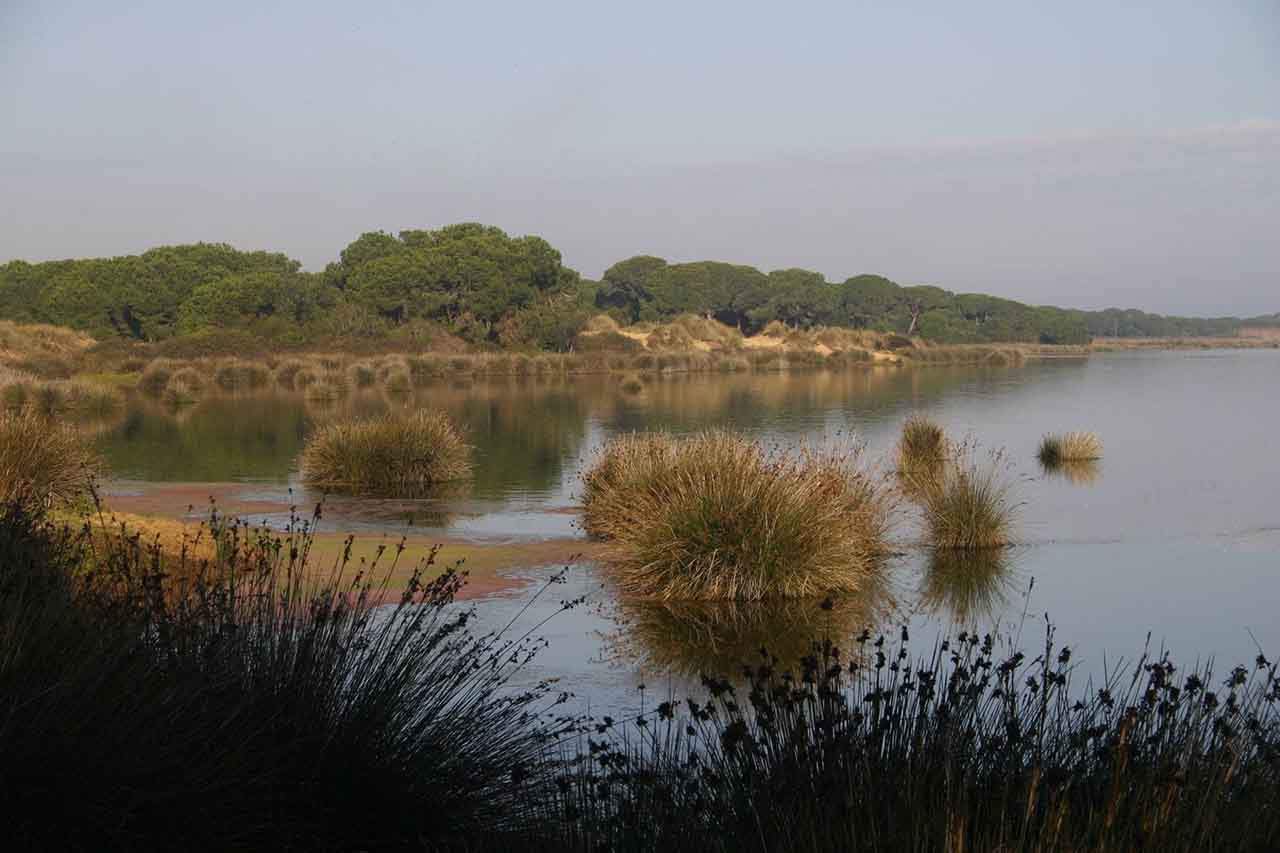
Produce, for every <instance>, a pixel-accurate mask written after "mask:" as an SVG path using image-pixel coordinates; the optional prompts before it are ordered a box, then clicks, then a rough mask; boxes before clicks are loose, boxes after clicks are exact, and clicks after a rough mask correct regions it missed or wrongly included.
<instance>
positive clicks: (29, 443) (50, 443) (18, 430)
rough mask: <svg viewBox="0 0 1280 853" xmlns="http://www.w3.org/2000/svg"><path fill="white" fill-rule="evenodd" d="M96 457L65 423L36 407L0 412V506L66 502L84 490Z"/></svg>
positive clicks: (77, 498)
mask: <svg viewBox="0 0 1280 853" xmlns="http://www.w3.org/2000/svg"><path fill="white" fill-rule="evenodd" d="M101 470H102V461H101V459H100V458H99V457H98V455H97V454H96V453H94V452H93V450H92V449H91V448H90V447H89V444H88V442H87V441H86V440H85V438H84V436H82V435H80V433H79V432H78V431H77V430H76V429H74V428H73V427H71V426H68V425H65V424H62V423H59V422H57V421H55V420H51V419H49V418H47V417H44V416H42V415H40V414H39V413H37V412H34V411H29V410H24V411H21V412H5V413H0V506H6V505H9V504H20V505H21V506H23V507H24V508H25V509H26V510H27V511H29V512H30V511H35V510H36V509H39V508H44V507H47V506H68V505H73V504H76V503H78V502H80V501H81V500H82V499H83V498H84V497H85V496H86V495H87V494H88V489H89V485H90V483H91V481H92V479H93V477H94V476H95V475H96V474H98V473H100V472H101Z"/></svg>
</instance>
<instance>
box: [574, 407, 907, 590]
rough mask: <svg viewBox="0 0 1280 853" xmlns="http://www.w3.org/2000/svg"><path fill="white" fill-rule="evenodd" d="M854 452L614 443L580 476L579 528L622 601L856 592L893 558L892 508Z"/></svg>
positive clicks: (726, 442) (699, 439)
mask: <svg viewBox="0 0 1280 853" xmlns="http://www.w3.org/2000/svg"><path fill="white" fill-rule="evenodd" d="M857 457H858V451H856V450H854V451H843V452H838V451H814V450H808V451H803V452H801V453H799V454H787V453H783V452H780V451H766V450H765V449H764V448H762V447H761V446H760V445H759V444H757V443H756V442H753V441H751V440H749V439H746V438H743V437H742V436H739V435H736V434H733V433H729V432H723V431H710V432H704V433H700V434H698V435H695V436H692V437H688V438H674V437H672V436H670V435H668V434H664V433H656V434H648V435H631V436H622V437H619V438H615V439H614V440H612V441H611V442H610V443H609V444H608V445H607V446H606V447H605V449H604V451H603V453H602V455H601V457H600V459H599V461H598V462H597V463H596V464H595V465H594V466H593V467H592V468H591V469H590V470H589V471H588V472H587V473H586V475H585V476H584V487H585V488H584V492H583V504H584V514H583V517H584V524H585V526H586V528H587V530H588V531H590V532H591V533H594V534H596V535H598V536H601V537H603V538H605V539H607V540H609V544H608V545H607V547H606V560H607V562H609V563H610V564H611V567H612V569H613V570H614V577H615V578H616V580H617V582H618V584H619V585H620V586H621V587H622V589H623V591H624V592H626V593H628V594H631V595H635V596H639V597H644V598H655V599H663V600H673V599H746V600H753V599H763V598H775V597H809V596H820V595H825V594H827V593H829V592H833V591H856V590H859V589H861V588H863V587H865V585H866V584H867V583H868V582H869V580H870V579H871V578H872V577H873V576H874V575H875V574H876V573H877V572H878V570H879V567H880V563H881V560H882V558H883V557H884V555H885V554H886V553H887V551H888V546H887V542H886V537H887V534H888V528H889V504H888V499H887V495H886V493H885V492H884V491H883V490H882V489H880V488H879V487H878V485H877V484H876V483H875V482H874V481H873V480H872V478H871V477H870V476H869V475H868V474H866V473H864V472H862V471H860V470H857V468H856V467H855V465H854V464H853V463H855V462H856V461H857Z"/></svg>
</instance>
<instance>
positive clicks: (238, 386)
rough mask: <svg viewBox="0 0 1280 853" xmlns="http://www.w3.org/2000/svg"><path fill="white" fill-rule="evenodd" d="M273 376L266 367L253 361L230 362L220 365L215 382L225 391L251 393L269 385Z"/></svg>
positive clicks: (214, 375)
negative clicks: (269, 380)
mask: <svg viewBox="0 0 1280 853" xmlns="http://www.w3.org/2000/svg"><path fill="white" fill-rule="evenodd" d="M270 378H271V374H270V373H269V372H268V371H267V368H266V366H265V365H262V364H257V363H256V362H252V361H228V362H224V363H223V364H220V365H218V369H217V370H216V371H214V374H213V381H214V382H216V383H217V384H218V387H219V388H221V389H222V390H224V391H251V390H254V389H256V388H262V387H263V386H265V385H266V384H267V380H268V379H270Z"/></svg>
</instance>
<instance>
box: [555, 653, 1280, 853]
mask: <svg viewBox="0 0 1280 853" xmlns="http://www.w3.org/2000/svg"><path fill="white" fill-rule="evenodd" d="M873 637H874V635H872V634H871V633H869V632H864V633H862V634H861V635H859V636H858V637H857V638H856V639H855V641H854V642H853V643H852V644H851V646H850V645H845V644H844V643H843V642H841V643H835V642H831V641H824V642H821V643H818V644H815V645H814V646H813V647H812V648H811V650H810V651H809V652H808V653H807V654H806V655H805V656H804V657H803V658H802V659H800V660H799V661H798V662H797V661H786V660H778V659H775V658H772V657H771V656H769V655H767V654H766V655H764V656H763V657H762V658H759V659H758V660H757V663H756V664H754V665H752V666H749V667H747V668H746V669H745V670H744V671H743V676H744V677H745V680H746V684H745V685H743V686H742V687H741V688H739V687H738V686H736V685H735V684H734V683H733V682H731V681H730V680H728V679H725V678H719V677H714V676H706V677H704V678H703V680H702V684H703V688H704V689H703V692H702V694H701V695H698V696H690V697H689V698H688V699H687V700H685V701H679V697H673V698H672V699H671V700H668V701H662V702H659V703H658V704H657V705H656V707H651V708H650V709H649V712H648V713H647V714H642V715H640V716H639V717H638V718H637V719H634V720H632V721H626V722H622V721H616V720H613V719H611V718H607V717H606V718H604V720H603V721H602V722H600V723H599V724H598V725H597V726H596V727H595V728H594V729H589V730H588V734H587V735H586V736H585V738H586V739H587V744H584V746H583V748H582V749H581V751H580V752H579V753H577V754H576V755H573V756H572V757H571V758H569V759H568V760H567V761H566V768H565V770H564V771H563V772H562V773H561V774H560V775H559V780H558V781H559V786H558V788H557V791H556V793H557V797H556V799H555V801H554V802H553V803H551V804H549V805H548V806H547V813H548V816H549V818H548V824H549V826H548V829H547V834H546V835H545V836H543V837H542V842H543V847H542V849H567V850H581V851H587V850H614V851H652V850H663V851H669V850H670V851H698V853H706V852H707V851H713V853H719V851H748V852H749V853H756V851H759V853H766V851H774V850H796V851H832V853H834V851H845V850H886V851H895V850H950V851H960V850H975V851H978V850H982V851H986V850H1028V851H1040V850H1044V851H1048V850H1071V851H1099V853H1101V851H1118V850H1161V851H1177V853H1193V851H1201V850H1232V851H1253V850H1259V851H1260V850H1270V849H1275V848H1276V846H1277V844H1280V808H1278V806H1280V713H1278V710H1280V707H1278V706H1280V682H1278V681H1277V672H1276V667H1275V665H1274V664H1272V663H1271V662H1270V661H1268V660H1267V659H1266V658H1265V657H1263V656H1262V655H1259V656H1258V659H1257V660H1256V661H1255V662H1254V663H1253V664H1252V665H1251V666H1247V667H1246V666H1240V667H1236V668H1234V669H1232V670H1231V671H1230V672H1229V673H1226V674H1225V677H1224V674H1222V673H1214V672H1213V671H1212V670H1211V669H1209V668H1208V667H1197V668H1194V669H1188V670H1185V671H1182V670H1179V669H1178V667H1177V666H1176V665H1175V664H1174V662H1173V661H1172V660H1170V659H1169V658H1168V657H1167V656H1165V655H1153V654H1143V655H1142V656H1140V657H1139V658H1138V659H1137V661H1136V663H1135V664H1134V665H1133V666H1131V667H1124V668H1118V669H1113V670H1111V671H1110V672H1108V674H1107V675H1106V676H1105V677H1104V678H1102V679H1100V680H1099V681H1096V682H1090V683H1089V684H1087V685H1083V686H1081V685H1078V684H1077V683H1076V682H1075V681H1074V678H1073V676H1074V672H1073V671H1074V664H1073V660H1074V657H1075V656H1074V655H1073V650H1072V649H1070V648H1068V647H1065V646H1059V645H1058V644H1057V643H1056V642H1055V639H1054V636H1053V632H1052V630H1051V629H1050V630H1049V631H1048V633H1047V635H1046V639H1045V643H1044V645H1043V646H1042V647H1041V648H1039V649H1036V650H1033V651H1032V652H1031V653H1030V654H1026V653H1024V652H1022V651H1021V650H1018V649H1006V650H1003V651H999V652H998V651H997V648H998V647H997V643H996V642H995V640H994V639H993V638H992V637H991V636H990V635H977V634H971V633H967V632H961V633H960V634H958V636H955V637H953V638H952V639H950V640H948V641H944V642H941V643H938V644H937V645H936V646H935V648H934V650H933V652H932V653H928V654H925V655H920V656H917V655H913V654H912V653H911V649H910V644H909V641H908V634H907V631H906V629H905V628H904V629H903V630H902V632H901V635H900V640H899V642H897V643H896V644H895V643H894V642H893V641H892V639H891V638H887V637H884V636H881V637H879V638H877V639H873ZM557 845H559V848H557Z"/></svg>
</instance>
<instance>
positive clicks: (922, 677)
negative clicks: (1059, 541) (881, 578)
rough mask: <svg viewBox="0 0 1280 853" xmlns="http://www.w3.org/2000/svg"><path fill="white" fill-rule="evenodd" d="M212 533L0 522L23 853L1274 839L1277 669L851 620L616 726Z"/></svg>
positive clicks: (3, 786) (358, 593)
mask: <svg viewBox="0 0 1280 853" xmlns="http://www.w3.org/2000/svg"><path fill="white" fill-rule="evenodd" d="M206 534H207V535H209V536H212V537H214V538H215V539H216V540H217V541H218V542H220V543H221V545H220V547H218V548H217V549H216V556H214V557H212V558H210V559H207V560H202V561H200V562H199V563H198V564H194V565H193V564H191V563H184V562H183V561H182V559H183V558H182V557H181V556H175V555H173V554H171V553H170V554H169V555H168V556H165V555H162V554H160V553H159V552H158V551H152V550H150V549H148V548H147V547H146V546H145V545H142V544H140V543H139V542H138V540H137V539H136V538H135V537H132V536H130V535H129V534H128V533H127V532H124V533H122V534H120V535H119V536H115V537H106V538H105V539H104V538H102V537H99V538H98V539H97V540H96V542H95V543H94V544H93V545H92V546H91V547H90V546H89V545H88V544H87V540H86V538H85V537H82V536H80V535H78V534H77V533H76V532H75V531H74V530H66V529H58V528H56V527H55V526H52V525H50V524H49V523H47V522H45V521H42V520H40V519H39V517H38V516H37V517H32V516H31V515H28V514H26V513H25V512H24V511H23V510H21V509H20V508H16V507H8V508H6V509H5V511H4V513H3V514H0V644H2V645H0V651H2V652H3V654H0V712H2V713H3V717H4V719H5V721H6V725H5V726H4V727H3V728H0V766H3V768H4V772H3V773H0V802H2V803H3V804H4V806H5V810H6V814H7V815H8V816H9V817H8V823H7V826H6V834H7V839H8V841H9V845H10V847H11V848H13V849H128V850H162V849H165V850H167V849H173V848H175V847H179V848H182V849H191V850H227V849H329V850H369V849H387V850H392V849H397V850H398V849H457V850H488V849H492V850H509V849H514V848H521V849H529V850H582V851H589V850H636V851H649V850H698V851H706V850H713V851H719V850H725V851H727V850H749V851H771V850H779V849H788V850H814V851H837V850H920V849H930V850H932V849H951V850H958V849H975V850H991V849H997V848H1001V849H1019V850H1048V849H1072V850H1098V851H1101V850H1129V849H1138V848H1142V849H1159V850H1174V851H1182V850H1185V851H1192V850H1204V849H1216V850H1266V849H1272V848H1273V847H1274V845H1275V844H1276V843H1277V842H1280V715H1278V714H1277V708H1278V703H1280V684H1278V682H1277V673H1276V669H1275V666H1274V665H1273V664H1271V663H1270V662H1269V661H1267V660H1266V659H1265V658H1264V657H1262V656H1261V655H1259V657H1258V660H1257V661H1256V662H1255V664H1254V665H1252V666H1250V667H1237V668H1235V669H1233V670H1231V671H1230V672H1229V673H1227V674H1226V675H1225V677H1224V676H1223V675H1222V674H1217V675H1215V674H1214V673H1212V672H1211V671H1209V670H1208V669H1195V670H1189V671H1186V672H1180V671H1179V670H1178V669H1177V668H1176V667H1175V666H1174V664H1173V663H1172V662H1171V661H1169V660H1168V659H1166V658H1164V657H1150V658H1149V657H1143V658H1141V659H1139V660H1138V662H1137V663H1136V665H1135V666H1133V667H1131V668H1129V669H1127V670H1125V671H1113V672H1111V673H1109V674H1108V676H1107V677H1106V679H1105V680H1103V681H1101V682H1091V683H1090V684H1088V685H1085V686H1080V685H1078V684H1076V683H1075V682H1074V681H1073V673H1074V667H1073V663H1072V661H1073V654H1072V652H1071V650H1069V649H1067V648H1060V647H1058V646H1057V645H1056V644H1055V643H1054V641H1053V637H1052V633H1050V634H1049V635H1048V638H1047V640H1046V643H1045V645H1044V647H1043V648H1041V649H1039V650H1037V651H1036V652H1035V653H1034V655H1032V656H1027V655H1024V654H1023V653H1022V652H1019V651H1014V650H1008V651H1007V652H1005V653H999V652H998V651H997V648H998V647H997V643H996V642H995V640H994V639H993V638H991V637H978V636H974V635H969V634H965V633H961V634H959V635H958V636H957V637H955V638H954V640H952V641H950V642H943V643H941V644H939V645H937V646H936V647H935V648H934V651H933V652H932V653H929V654H926V655H924V656H921V657H916V656H913V655H912V653H911V651H910V649H909V646H908V644H907V642H906V640H907V636H906V632H905V630H904V631H903V633H902V635H901V642H900V643H898V644H897V645H896V646H895V645H894V644H893V643H890V642H887V641H886V638H884V637H880V638H878V639H874V638H873V636H872V635H870V634H868V633H865V632H864V633H862V634H861V635H859V636H858V637H857V638H856V639H855V640H852V641H851V644H850V645H848V646H846V645H845V643H844V642H843V640H844V639H847V638H845V637H836V638H835V639H837V640H841V642H839V643H832V642H819V643H817V644H816V645H814V646H811V647H810V648H809V649H808V650H807V651H806V652H805V653H804V656H803V659H801V660H798V661H797V660H777V659H774V658H773V657H771V656H770V655H768V653H767V652H760V651H750V650H747V649H743V650H742V652H743V653H744V654H749V655H750V658H751V660H749V661H745V662H744V663H748V664H749V665H748V666H747V668H746V670H745V671H744V672H743V673H742V675H741V676H739V677H738V678H722V677H719V676H714V675H710V674H708V675H707V676H706V677H705V678H704V679H703V689H704V691H705V695H700V696H694V697H690V698H689V699H688V700H687V701H674V700H672V701H663V702H660V703H658V704H657V705H656V706H653V707H648V708H646V709H645V710H643V711H642V712H641V713H640V715H639V716H636V717H632V718H629V719H628V720H626V721H619V720H614V719H611V718H609V717H604V718H600V719H591V718H578V717H574V718H570V717H563V716H556V715H555V714H556V710H555V709H556V708H557V700H556V699H555V698H554V697H553V696H552V695H551V694H549V693H548V692H547V691H548V687H549V685H546V684H539V683H536V682H534V683H532V684H530V682H531V679H528V678H522V679H521V682H519V683H517V682H516V681H514V680H513V678H514V677H517V676H519V675H520V673H521V672H523V667H524V666H525V665H526V664H527V663H528V662H529V660H530V658H531V655H532V653H533V651H534V649H535V645H536V644H532V643H530V642H528V641H518V640H508V639H503V638H500V637H494V636H489V635H486V636H477V635H475V634H473V633H472V632H471V630H470V622H471V613H470V611H467V610H465V609H461V608H458V607H456V606H453V605H450V604H449V603H448V602H449V601H450V599H451V598H452V596H453V594H454V593H455V592H456V590H457V588H458V585H459V583H460V582H461V579H460V577H459V576H458V575H457V574H455V573H453V572H445V573H444V574H442V575H440V576H438V577H437V578H436V579H435V580H431V581H427V580H426V579H425V578H426V575H424V574H422V573H416V574H415V575H414V577H413V579H412V580H411V581H410V583H409V584H408V586H407V587H406V588H405V589H404V590H403V594H401V595H399V596H398V597H397V596H396V595H395V591H391V590H386V589H385V588H383V587H380V586H379V584H378V582H376V581H371V580H369V579H368V578H370V577H373V578H377V577H382V576H385V575H383V574H382V573H381V571H380V568H379V566H378V565H377V564H376V562H375V564H374V565H373V566H366V567H365V572H364V574H362V575H360V576H359V578H358V579H356V580H352V579H351V577H352V576H351V575H349V574H345V573H344V572H343V571H342V570H341V569H342V566H341V565H339V566H338V567H337V569H335V570H334V571H333V572H332V573H330V574H325V575H320V576H317V575H314V574H308V573H306V572H304V571H302V570H301V569H302V566H303V565H304V563H305V559H306V555H307V553H308V550H309V542H310V535H311V534H310V532H309V527H308V526H307V525H306V524H301V523H299V524H297V525H296V526H293V527H291V528H290V529H289V530H287V531H285V532H284V533H283V534H279V535H272V534H269V533H267V532H265V531H257V530H250V529H248V528H246V527H244V526H243V525H237V524H233V523H229V522H224V521H221V520H218V519H217V518H216V517H215V519H214V520H213V521H212V522H211V524H210V525H209V526H208V527H207V528H206ZM392 557H393V555H392V554H388V555H387V556H386V559H388V560H390V559H392ZM175 561H176V562H175ZM427 568H428V567H426V566H424V567H423V569H424V570H426V569H427ZM387 593H391V594H390V595H388V594H387ZM388 599H389V600H390V601H392V602H394V603H393V604H391V605H390V606H389V607H388V608H385V609H376V608H375V604H376V603H377V602H380V601H386V600H388ZM823 607H824V608H825V607H826V605H823ZM68 803H71V804H74V805H75V808H74V809H70V810H68V809H67V808H66V806H67V804H68ZM51 813H58V814H60V815H61V817H60V818H59V819H57V820H49V819H48V815H49V814H51Z"/></svg>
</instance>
